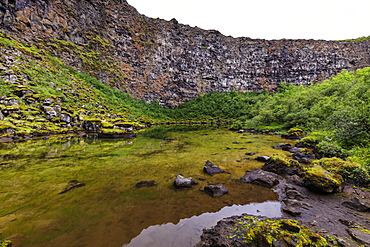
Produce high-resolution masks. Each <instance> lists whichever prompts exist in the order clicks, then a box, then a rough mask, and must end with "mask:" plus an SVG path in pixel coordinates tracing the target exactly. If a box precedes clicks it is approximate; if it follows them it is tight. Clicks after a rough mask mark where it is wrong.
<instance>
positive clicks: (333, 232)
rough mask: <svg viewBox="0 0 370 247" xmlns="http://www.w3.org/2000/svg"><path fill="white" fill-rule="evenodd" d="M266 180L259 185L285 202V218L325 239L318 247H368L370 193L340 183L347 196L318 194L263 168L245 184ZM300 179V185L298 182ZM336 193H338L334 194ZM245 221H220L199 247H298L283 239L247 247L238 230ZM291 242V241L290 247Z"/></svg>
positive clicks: (295, 178)
mask: <svg viewBox="0 0 370 247" xmlns="http://www.w3.org/2000/svg"><path fill="white" fill-rule="evenodd" d="M248 174H249V175H248ZM272 174H274V175H272ZM247 175H248V176H247ZM251 177H252V178H253V177H256V179H251ZM266 179H267V181H268V182H266V181H265V182H263V183H261V184H260V185H264V186H266V184H268V185H269V186H271V187H272V188H274V190H275V192H276V193H277V194H278V195H279V201H281V203H282V213H283V216H282V218H285V219H296V220H298V221H299V223H300V226H299V227H301V226H302V227H307V228H309V229H311V230H310V231H313V232H315V233H316V234H317V235H318V236H323V237H324V238H325V239H326V240H325V241H326V244H324V245H315V246H358V247H360V246H369V240H370V231H369V230H370V229H369V226H370V216H369V208H368V206H369V201H370V192H367V191H365V190H362V189H360V188H356V187H353V186H352V185H346V186H344V185H343V184H341V185H340V188H342V189H343V187H344V190H343V191H345V193H343V192H340V191H341V190H342V189H340V190H331V193H330V194H329V193H324V194H323V193H316V192H313V191H312V190H310V189H309V188H307V187H304V186H307V183H306V184H305V183H303V180H302V178H300V177H299V176H297V175H287V174H285V175H284V177H282V176H279V175H277V174H275V173H272V172H267V171H263V170H261V169H255V170H252V171H251V172H249V173H247V174H246V176H244V177H243V178H242V181H243V180H244V182H246V181H248V182H251V181H254V180H255V181H263V180H266ZM275 179H276V180H277V181H275ZM299 179H301V182H300V183H299V182H296V181H299ZM305 181H306V180H305ZM257 184H258V183H257ZM334 191H337V193H333V192H334ZM243 217H244V218H243ZM243 219H245V216H243V215H242V216H233V217H230V218H226V219H223V220H222V221H219V222H218V223H217V225H216V226H214V227H212V228H210V229H204V230H203V235H202V237H201V241H200V242H199V243H198V244H197V245H196V246H198V247H199V246H256V247H257V246H297V245H294V244H293V245H289V243H287V242H286V240H284V239H276V240H275V241H273V242H272V243H270V244H269V243H267V242H266V241H262V242H258V241H257V240H256V242H251V243H249V245H245V243H246V242H245V241H246V239H245V236H246V232H245V231H244V232H243V234H238V233H236V232H237V230H236V229H237V228H238V225H240V224H241V223H240V222H243ZM278 220H279V219H270V221H272V222H278ZM253 226H254V224H253V223H249V224H247V227H246V228H248V229H250V228H252V227H253ZM244 230H245V229H244ZM291 230H292V229H291ZM293 232H294V231H293ZM264 234H266V233H264ZM243 236H244V237H243ZM265 238H266V236H265V235H263V237H262V239H265ZM312 239H314V237H312ZM249 240H250V239H249ZM259 241H261V239H260V240H259ZM288 242H289V241H288ZM292 243H293V242H290V244H292ZM296 244H297V243H296ZM316 244H317V243H316ZM309 246H311V245H309ZM312 246H313V245H312Z"/></svg>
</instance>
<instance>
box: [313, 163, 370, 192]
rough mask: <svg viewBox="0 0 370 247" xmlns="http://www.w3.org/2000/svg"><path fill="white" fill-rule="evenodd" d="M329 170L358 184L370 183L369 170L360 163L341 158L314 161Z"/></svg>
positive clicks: (366, 184) (365, 184)
mask: <svg viewBox="0 0 370 247" xmlns="http://www.w3.org/2000/svg"><path fill="white" fill-rule="evenodd" d="M312 164H314V165H319V166H321V167H323V168H324V169H326V170H328V171H329V172H332V173H335V174H339V175H341V176H342V177H343V178H344V179H345V180H347V181H350V182H353V183H355V184H356V185H361V186H368V185H369V184H370V175H369V172H368V171H367V170H366V169H365V168H364V167H363V166H361V165H360V164H358V163H355V162H350V161H344V160H342V159H340V158H323V159H320V160H315V161H313V162H312Z"/></svg>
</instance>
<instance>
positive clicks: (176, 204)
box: [0, 126, 289, 247]
mask: <svg viewBox="0 0 370 247" xmlns="http://www.w3.org/2000/svg"><path fill="white" fill-rule="evenodd" d="M280 142H289V141H287V140H283V139H281V138H280V137H278V136H261V135H249V134H240V133H236V132H231V131H228V130H226V129H222V128H217V127H214V126H191V127H189V126H187V127H186V126H169V127H167V126H159V127H153V128H150V129H148V130H145V131H143V132H140V133H139V134H138V136H137V138H135V139H119V140H117V139H111V140H109V139H96V138H78V137H65V138H50V139H49V140H30V141H26V142H19V143H3V144H0V169H1V170H0V186H1V187H0V205H1V207H0V239H3V238H8V239H9V238H11V239H13V242H14V246H89V247H90V246H123V245H126V244H129V243H130V242H131V243H130V244H129V246H130V247H131V246H143V243H146V242H145V241H148V239H150V241H155V242H156V243H160V244H161V245H162V246H173V242H171V241H173V235H174V234H175V235H176V234H178V231H182V230H181V229H183V230H184V229H186V230H184V232H183V231H182V234H184V233H185V232H186V234H184V235H186V236H188V237H187V239H192V240H191V241H192V242H191V244H193V243H194V241H195V242H196V239H197V238H198V236H199V233H200V232H201V229H202V228H203V227H206V226H207V227H208V226H210V225H214V224H215V223H216V222H217V221H218V220H219V218H222V217H226V216H229V213H226V214H225V213H224V212H225V211H227V212H231V214H242V213H246V212H247V213H253V211H254V209H251V210H249V209H248V208H250V207H252V208H253V205H257V206H256V207H257V208H261V210H259V209H258V210H259V211H260V212H263V210H262V208H264V207H265V206H263V205H265V204H266V203H267V205H274V204H273V202H266V201H274V200H276V199H277V196H276V195H275V193H273V192H272V191H271V190H270V189H267V188H262V187H259V186H254V185H251V184H246V183H242V182H240V181H239V179H240V178H241V177H242V176H243V175H244V174H245V171H247V170H252V169H254V168H256V167H260V166H261V165H262V164H261V163H259V162H257V161H255V160H254V158H255V157H257V156H259V155H272V154H274V153H284V154H288V153H286V152H285V151H282V150H278V149H273V148H272V146H273V145H277V144H278V143H280ZM249 152H255V153H256V154H255V155H253V156H247V155H246V154H245V153H249ZM207 160H210V161H212V162H213V163H214V164H215V165H217V166H219V167H221V168H222V169H224V170H226V171H228V172H229V173H228V174H218V175H215V176H209V175H206V174H204V173H203V170H202V169H203V166H204V164H205V162H206V161H207ZM176 174H182V175H183V176H185V177H193V178H194V179H195V180H197V182H199V184H198V185H196V186H194V187H193V188H191V189H182V190H175V189H173V186H172V183H173V181H174V176H175V175H176ZM71 180H79V181H82V182H84V183H85V184H86V186H84V187H79V188H75V189H73V190H70V191H68V192H66V193H64V194H59V192H61V191H62V190H63V189H64V187H65V186H66V185H67V183H68V182H69V181H71ZM146 180H155V181H156V183H157V184H158V185H157V186H155V187H146V188H136V187H135V184H136V183H138V182H140V181H146ZM208 184H224V185H225V187H226V188H227V189H228V190H229V194H227V195H224V196H222V197H218V198H212V197H210V196H209V195H207V194H206V193H204V192H203V191H202V189H203V188H204V186H206V185H208ZM264 202H265V204H250V203H264ZM269 203H270V204H269ZM271 203H272V204H271ZM233 205H234V206H233ZM238 205H245V206H238ZM251 205H252V206H251ZM233 209H238V211H237V212H233ZM274 210H275V209H273V210H272V209H271V210H267V211H271V212H275V211H274ZM265 211H266V210H265ZM207 213H209V214H207ZM172 225H175V227H174V228H173V227H169V226H172ZM148 232H149V233H148ZM140 233H141V234H140ZM148 236H150V237H148ZM153 236H156V237H158V238H157V240H153ZM169 236H172V238H171V237H169ZM163 240H167V241H168V242H165V243H163V242H162V241H163ZM137 241H139V242H137ZM140 241H141V242H140ZM143 241H144V242H143ZM185 242H186V243H184V244H180V243H179V242H176V246H191V244H190V245H189V241H185ZM137 243H140V244H137ZM153 243H154V242H153ZM144 246H145V245H144ZM148 246H155V245H154V244H149V245H148ZM158 246H159V245H158Z"/></svg>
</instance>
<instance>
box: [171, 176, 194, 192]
mask: <svg viewBox="0 0 370 247" xmlns="http://www.w3.org/2000/svg"><path fill="white" fill-rule="evenodd" d="M196 184H198V183H197V181H195V180H194V179H193V178H191V177H189V178H185V177H183V176H181V175H176V180H175V182H174V183H173V186H174V187H175V188H176V189H180V188H191V187H192V186H193V185H196Z"/></svg>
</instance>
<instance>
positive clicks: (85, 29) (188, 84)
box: [0, 0, 370, 106]
mask: <svg viewBox="0 0 370 247" xmlns="http://www.w3.org/2000/svg"><path fill="white" fill-rule="evenodd" d="M0 30H2V31H4V32H6V33H8V34H10V35H12V36H14V37H16V38H17V39H18V40H21V41H24V42H27V43H39V42H40V40H43V41H45V44H47V43H54V44H55V45H54V46H49V48H50V49H49V50H51V51H52V52H53V53H54V54H55V55H57V56H59V57H60V58H62V59H63V60H64V61H65V62H66V63H67V64H69V65H70V66H72V67H74V68H77V69H79V70H82V71H85V72H88V71H92V72H91V74H92V75H93V76H96V77H98V78H99V79H100V80H102V81H103V82H104V83H106V84H108V85H110V86H113V87H115V88H117V89H119V90H122V91H127V92H129V93H131V94H132V95H133V96H134V97H136V98H140V99H144V100H146V101H153V100H154V99H158V100H159V102H160V103H161V104H162V105H166V106H176V105H178V104H180V103H182V102H185V101H187V100H189V99H192V98H195V97H196V96H197V95H199V94H202V93H207V92H210V91H219V92H225V91H231V90H236V91H247V90H262V89H267V90H275V89H276V88H277V87H278V84H279V83H281V82H287V83H294V84H296V85H301V84H308V83H309V82H311V81H314V82H316V81H321V80H323V79H327V78H329V77H330V76H331V75H333V74H336V73H338V72H339V71H341V70H342V69H348V70H355V69H358V68H363V67H366V66H369V65H370V56H369V46H370V41H365V42H335V41H321V40H271V41H268V40H261V39H250V38H233V37H226V36H224V35H222V34H220V33H219V32H217V31H214V30H209V31H205V30H202V29H199V28H196V27H195V28H194V27H190V26H187V25H182V24H179V23H178V22H177V21H176V20H175V19H173V20H171V21H164V20H161V19H152V18H147V17H145V16H142V15H140V14H139V13H138V12H137V11H136V10H135V9H134V8H133V7H131V6H130V5H129V4H128V3H127V2H126V1H125V0H109V1H102V0H68V1H67V0H61V1H59V0H58V1H57V0H50V1H43V0H34V1H31V0H13V1H2V2H0ZM57 40H63V41H68V42H72V43H73V44H74V45H77V46H81V47H82V46H83V47H84V49H86V51H87V52H96V53H95V54H96V59H97V61H99V62H96V63H86V61H85V63H84V61H83V57H81V56H80V55H79V54H78V52H76V49H75V48H74V45H73V44H72V43H65V42H64V43H62V42H58V41H57ZM45 47H48V45H46V46H45ZM64 48H68V49H64ZM108 64H109V65H110V67H109V69H108V67H107V65H108Z"/></svg>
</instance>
